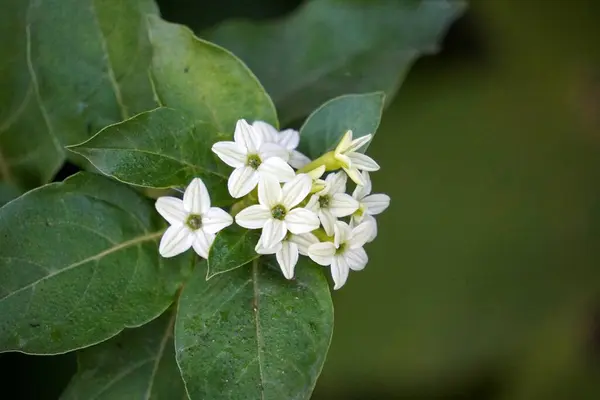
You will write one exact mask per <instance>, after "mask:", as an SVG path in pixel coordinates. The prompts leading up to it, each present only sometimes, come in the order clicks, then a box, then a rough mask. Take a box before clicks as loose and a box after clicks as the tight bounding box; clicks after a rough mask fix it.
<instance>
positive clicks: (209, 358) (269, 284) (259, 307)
mask: <svg viewBox="0 0 600 400" xmlns="http://www.w3.org/2000/svg"><path fill="white" fill-rule="evenodd" d="M263 260H265V258H264V257H263V258H261V259H260V260H255V261H253V262H252V263H251V264H247V265H246V266H244V267H242V268H237V269H235V270H233V271H230V272H228V273H226V274H220V275H217V276H215V277H213V278H212V279H210V280H208V281H207V280H206V279H205V276H204V271H203V270H202V269H197V270H196V271H195V273H194V275H193V277H192V278H191V280H190V281H189V282H188V283H187V284H186V287H185V289H184V290H183V293H182V295H181V297H180V301H179V309H178V314H177V322H176V324H175V349H176V355H177V361H178V364H179V367H180V369H181V372H182V376H183V380H184V381H185V384H186V387H187V391H188V394H189V396H190V398H191V399H194V400H195V399H211V400H220V399H263V400H281V399H308V398H309V397H310V394H311V393H312V390H313V388H314V386H315V382H316V379H317V377H318V375H319V373H320V372H321V368H322V366H323V362H324V361H325V356H326V354H327V349H328V348H329V343H330V340H331V334H332V330H333V307H332V303H331V296H330V293H329V287H328V284H327V281H326V279H325V277H324V275H323V273H322V268H321V267H319V266H317V265H315V264H313V263H312V262H310V261H309V260H308V259H307V258H305V257H302V258H301V260H300V262H299V264H298V265H297V267H296V278H295V279H294V280H291V281H288V280H286V279H285V278H284V277H283V276H282V274H281V271H280V270H279V267H278V266H277V265H276V264H275V263H274V261H268V262H265V261H263ZM273 264H275V265H273Z"/></svg>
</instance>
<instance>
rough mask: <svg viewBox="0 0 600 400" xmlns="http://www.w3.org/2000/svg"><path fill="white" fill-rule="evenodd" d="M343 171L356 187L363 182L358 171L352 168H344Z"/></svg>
mask: <svg viewBox="0 0 600 400" xmlns="http://www.w3.org/2000/svg"><path fill="white" fill-rule="evenodd" d="M342 168H343V169H344V171H345V172H346V173H347V174H348V177H350V179H352V180H353V181H354V183H356V184H357V185H363V184H364V182H363V180H362V176H361V175H360V171H359V170H358V169H356V168H354V167H350V168H345V167H342Z"/></svg>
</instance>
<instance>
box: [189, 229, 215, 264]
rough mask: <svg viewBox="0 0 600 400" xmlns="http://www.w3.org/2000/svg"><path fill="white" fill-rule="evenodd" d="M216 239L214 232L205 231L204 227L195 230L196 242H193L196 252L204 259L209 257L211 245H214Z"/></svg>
mask: <svg viewBox="0 0 600 400" xmlns="http://www.w3.org/2000/svg"><path fill="white" fill-rule="evenodd" d="M214 241H215V235H214V234H212V233H208V232H205V231H204V229H198V230H197V231H195V232H194V242H193V243H192V247H193V248H194V251H195V252H196V254H198V255H199V256H200V257H202V258H204V259H208V253H209V251H210V246H212V244H213V242H214Z"/></svg>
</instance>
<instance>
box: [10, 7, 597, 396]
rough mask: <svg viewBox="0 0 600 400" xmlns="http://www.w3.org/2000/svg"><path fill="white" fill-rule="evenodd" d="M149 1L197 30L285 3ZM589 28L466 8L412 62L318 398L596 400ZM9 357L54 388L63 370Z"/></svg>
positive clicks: (376, 152)
mask: <svg viewBox="0 0 600 400" xmlns="http://www.w3.org/2000/svg"><path fill="white" fill-rule="evenodd" d="M428 1H435V0H428ZM159 3H160V4H161V10H162V12H163V14H164V15H165V17H166V18H167V19H171V20H176V21H179V22H183V23H187V24H189V25H191V26H194V27H196V28H198V29H200V28H203V27H207V26H210V25H212V24H215V23H217V22H218V21H219V20H221V19H224V18H229V17H232V16H236V17H241V16H246V17H253V18H270V17H274V16H277V15H280V14H281V13H285V12H288V11H290V10H291V9H292V8H293V7H294V6H295V5H296V3H298V2H297V1H288V2H285V1H275V0H270V1H265V0H263V1H261V2H256V1H255V2H240V1H229V0H221V1H218V2H216V1H214V2H210V3H207V2H200V1H192V0H170V1H169V0H164V1H159ZM258 3H260V4H262V6H261V7H257V4H258ZM599 20H600V3H598V2H597V1H595V0H572V1H566V0H556V1H548V0H546V1H543V0H528V1H519V2H518V1H515V0H480V1H473V2H471V3H470V7H469V10H468V11H467V12H466V14H465V15H464V16H463V17H462V18H461V19H460V20H459V21H458V22H457V23H456V24H455V25H454V26H453V27H452V28H451V30H450V32H449V34H448V36H447V37H446V40H445V41H444V43H443V46H442V51H441V52H440V53H439V54H437V55H435V56H429V57H425V58H423V59H421V60H419V61H418V62H417V63H416V65H415V66H414V67H413V69H412V70H411V71H410V73H409V75H408V78H407V80H406V81H405V83H404V85H403V86H402V88H401V89H400V91H399V93H398V95H397V97H396V99H395V100H394V102H393V104H392V105H391V106H390V108H389V109H388V110H387V111H386V112H385V114H384V118H383V121H382V126H381V128H380V130H379V132H378V134H377V137H376V140H375V141H374V143H373V145H372V146H371V148H370V150H369V152H370V154H371V155H372V156H373V157H374V158H375V159H377V160H378V161H379V163H380V164H381V165H382V171H381V172H379V173H377V174H374V176H373V181H374V185H375V190H376V191H380V192H385V193H388V194H389V195H390V196H391V197H392V205H391V207H390V208H389V209H388V211H387V212H386V213H385V214H383V215H382V216H381V217H380V218H379V224H380V231H379V237H378V239H377V241H375V242H374V243H373V244H371V245H370V248H369V249H368V251H369V254H370V257H371V262H370V263H369V266H368V267H367V268H366V269H365V270H364V271H362V272H358V273H352V274H351V276H350V278H349V281H348V283H347V285H346V286H345V287H344V288H343V289H342V290H341V291H339V292H336V293H335V294H334V301H335V306H336V326H335V333H334V339H333V344H332V347H331V350H330V353H329V357H328V361H327V363H326V365H325V368H324V370H323V374H322V376H321V378H320V381H319V383H318V385H317V389H316V391H315V395H314V399H316V400H325V399H349V400H353V399H381V400H386V399H400V398H402V399H403V398H414V399H430V398H448V399H507V400H508V399H510V400H512V399H550V400H552V399H598V398H600V263H599V262H598V261H599V260H600V246H599V245H600V241H599V240H600V179H599V178H600V158H599V157H598V154H599V150H600V149H599V147H600V68H599V67H600V41H599V40H598V39H599V38H600V25H598V21H599ZM349 29H351V27H349ZM4 357H10V358H11V360H12V361H18V362H19V363H18V364H17V365H18V366H17V367H16V368H14V369H13V371H12V375H5V379H7V382H9V381H11V380H16V379H17V378H19V379H32V375H38V376H39V377H40V379H42V380H45V381H46V382H49V383H51V385H50V386H54V387H55V388H56V392H57V393H59V392H60V389H61V385H62V384H63V383H64V379H68V374H69V369H68V368H67V367H65V368H64V369H63V370H62V371H61V370H60V369H57V368H56V365H57V363H62V362H64V363H65V364H64V365H69V366H71V367H72V359H71V358H70V357H69V356H64V357H63V358H62V359H59V360H56V359H49V358H32V357H26V356H21V355H8V356H4ZM49 370H52V373H51V374H49V372H48V371H49ZM57 375H60V376H57ZM63 375H64V376H63ZM50 386H49V387H50ZM32 393H39V392H32ZM53 393H54V392H53V390H52V389H50V388H49V389H48V391H47V394H48V395H53ZM32 398H35V397H32ZM50 398H52V397H50Z"/></svg>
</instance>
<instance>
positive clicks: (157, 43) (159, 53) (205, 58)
mask: <svg viewBox="0 0 600 400" xmlns="http://www.w3.org/2000/svg"><path fill="white" fill-rule="evenodd" d="M148 25H149V30H150V41H151V43H152V50H153V56H152V76H153V78H154V83H155V88H156V93H157V95H158V98H159V99H160V101H161V103H162V105H164V106H167V107H171V108H175V109H178V110H183V111H186V112H189V113H190V114H191V115H192V116H193V117H194V118H195V119H196V120H200V121H203V122H205V123H206V124H207V125H208V126H210V127H211V128H212V131H211V132H210V133H211V134H212V135H215V134H217V133H222V134H223V133H225V134H233V130H234V128H235V123H236V122H237V120H238V119H240V118H246V119H248V120H263V121H267V122H269V123H271V124H272V125H275V126H277V125H278V123H277V114H276V112H275V107H274V106H273V103H272V102H271V99H270V98H269V96H268V95H267V94H266V92H265V90H264V89H263V87H262V86H261V85H260V83H259V82H258V80H257V79H256V77H255V76H254V75H253V74H252V72H250V70H249V69H248V68H247V67H246V66H245V65H244V64H243V63H242V62H241V61H240V60H239V59H237V58H236V57H235V56H234V55H233V54H231V53H229V52H228V51H227V50H225V49H223V48H221V47H219V46H216V45H214V44H212V43H210V42H206V41H204V40H201V39H198V38H196V37H195V36H194V34H193V33H192V31H190V30H189V29H188V28H186V27H184V26H182V25H177V24H172V23H168V22H165V21H163V20H161V19H160V18H158V17H154V16H150V17H149V19H148ZM211 144H212V143H206V140H202V139H199V141H198V143H197V145H201V146H206V147H210V146H209V145H211Z"/></svg>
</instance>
